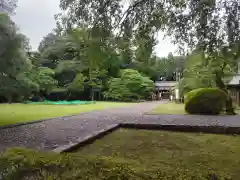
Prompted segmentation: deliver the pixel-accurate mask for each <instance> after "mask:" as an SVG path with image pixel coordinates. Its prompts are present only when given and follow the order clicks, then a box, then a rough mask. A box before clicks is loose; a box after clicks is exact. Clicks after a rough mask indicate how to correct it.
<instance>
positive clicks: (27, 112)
mask: <svg viewBox="0 0 240 180" xmlns="http://www.w3.org/2000/svg"><path fill="white" fill-rule="evenodd" d="M133 104H134V103H121V102H97V103H96V104H86V105H85V104H84V105H35V104H0V126H3V125H9V124H16V123H23V122H30V121H34V120H40V119H46V118H54V117H60V116H68V115H75V114H79V113H83V112H89V111H94V110H102V109H106V108H113V107H123V106H129V105H133Z"/></svg>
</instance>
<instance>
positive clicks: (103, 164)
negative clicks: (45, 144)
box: [0, 149, 231, 180]
mask: <svg viewBox="0 0 240 180" xmlns="http://www.w3.org/2000/svg"><path fill="white" fill-rule="evenodd" d="M137 169H138V168H137V167H136V168H134V169H133V168H130V167H129V166H128V165H127V164H126V163H122V162H120V161H118V160H117V159H112V158H107V157H103V158H96V157H88V158H81V157H79V156H77V154H75V155H74V154H54V153H46V152H36V151H32V150H26V149H11V150H8V151H6V152H5V153H4V154H2V155H1V156H0V179H4V180H15V179H18V180H25V179H34V180H53V179H58V180H168V179H171V180H231V179H230V178H227V177H225V176H222V175H215V174H214V173H207V174H203V175H202V174H201V173H199V174H196V173H191V172H188V171H185V170H184V171H182V170H180V169H179V170H176V171H175V172H172V174H166V173H163V172H161V171H160V170H159V171H154V172H151V171H149V170H146V171H144V170H139V169H138V170H137Z"/></svg>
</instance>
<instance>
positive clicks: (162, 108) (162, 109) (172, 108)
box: [147, 102, 186, 114]
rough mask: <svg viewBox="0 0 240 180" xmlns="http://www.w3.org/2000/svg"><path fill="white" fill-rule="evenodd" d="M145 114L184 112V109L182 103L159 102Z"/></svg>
mask: <svg viewBox="0 0 240 180" xmlns="http://www.w3.org/2000/svg"><path fill="white" fill-rule="evenodd" d="M147 114H186V112H185V110H184V104H176V103H172V102H168V103H165V104H160V105H159V106H158V107H157V108H156V109H154V110H152V111H151V112H148V113H147Z"/></svg>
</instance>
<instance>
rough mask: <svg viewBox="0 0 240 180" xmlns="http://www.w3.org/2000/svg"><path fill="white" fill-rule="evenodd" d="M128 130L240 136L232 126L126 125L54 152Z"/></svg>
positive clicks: (80, 139) (70, 148)
mask: <svg viewBox="0 0 240 180" xmlns="http://www.w3.org/2000/svg"><path fill="white" fill-rule="evenodd" d="M120 128H126V129H139V130H140V129H141V130H165V131H166V130H167V131H173V132H174V131H175V132H190V133H191V132H192V133H193V132H199V133H201V132H202V133H212V134H228V135H240V127H230V126H191V125H161V124H135V123H124V124H121V123H120V124H114V125H110V126H108V127H107V128H105V129H101V130H99V131H95V132H94V133H92V134H91V135H88V136H85V137H83V138H79V139H78V140H77V142H76V143H71V144H68V145H64V146H60V147H58V148H55V149H54V150H52V151H53V152H56V153H64V152H73V151H74V150H75V149H77V148H83V147H84V146H86V145H89V144H91V143H93V142H94V141H96V140H98V139H101V138H103V137H104V136H106V135H108V134H110V133H112V132H113V131H115V130H117V129H120Z"/></svg>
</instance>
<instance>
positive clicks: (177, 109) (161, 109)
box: [147, 102, 240, 115]
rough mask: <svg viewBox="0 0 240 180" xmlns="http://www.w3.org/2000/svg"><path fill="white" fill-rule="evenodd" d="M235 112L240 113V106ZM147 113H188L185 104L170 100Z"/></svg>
mask: <svg viewBox="0 0 240 180" xmlns="http://www.w3.org/2000/svg"><path fill="white" fill-rule="evenodd" d="M235 112H236V113H237V114H240V107H237V108H236V110H235ZM147 114H153V115H154V114H176V115H177V114H181V115H182V114H187V113H186V112H185V109H184V104H177V103H174V102H168V103H165V104H160V105H159V106H158V107H157V108H155V109H153V110H152V111H151V112H148V113H147Z"/></svg>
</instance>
